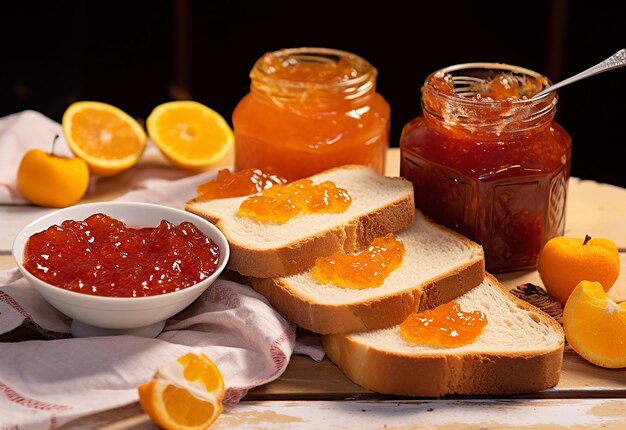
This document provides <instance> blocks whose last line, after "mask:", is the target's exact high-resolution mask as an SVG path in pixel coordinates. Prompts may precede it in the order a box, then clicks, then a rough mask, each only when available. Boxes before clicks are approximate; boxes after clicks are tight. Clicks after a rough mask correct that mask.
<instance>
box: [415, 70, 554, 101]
mask: <svg viewBox="0 0 626 430" xmlns="http://www.w3.org/2000/svg"><path fill="white" fill-rule="evenodd" d="M427 84H429V85H432V86H433V88H435V89H436V90H437V91H439V92H441V93H443V94H447V95H449V96H455V95H456V94H455V91H454V80H453V79H452V76H451V75H450V74H449V73H443V72H437V73H434V74H433V75H431V76H430V77H429V78H428V80H427ZM547 84H548V81H547V80H546V79H545V78H544V79H540V78H532V79H531V78H529V77H527V76H523V75H522V76H518V75H514V74H512V73H507V72H499V73H495V74H492V75H490V76H488V77H486V78H483V79H482V80H481V81H476V82H473V83H471V84H469V85H467V84H463V85H466V86H467V88H463V90H460V89H459V88H457V91H459V92H470V93H471V95H464V97H470V98H474V99H476V100H481V101H485V102H489V101H505V100H510V101H513V100H527V99H529V98H532V96H534V95H535V94H537V93H538V92H540V91H541V90H543V89H544V88H545V87H546V86H547Z"/></svg>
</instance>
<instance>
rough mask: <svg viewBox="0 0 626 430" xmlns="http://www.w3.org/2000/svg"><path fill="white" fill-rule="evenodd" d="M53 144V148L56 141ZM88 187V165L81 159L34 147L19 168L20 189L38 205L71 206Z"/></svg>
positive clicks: (27, 198)
mask: <svg viewBox="0 0 626 430" xmlns="http://www.w3.org/2000/svg"><path fill="white" fill-rule="evenodd" d="M57 137H58V136H56V137H55V139H54V140H55V141H56V139H57ZM52 146H53V150H54V142H53V144H52ZM88 186H89V168H88V167H87V164H86V163H85V162H84V161H83V160H82V159H80V158H67V157H61V156H57V155H54V154H53V152H51V153H47V152H44V151H41V150H39V149H31V150H30V151H28V152H27V153H26V154H24V157H23V158H22V161H21V162H20V166H19V168H18V170H17V188H18V190H19V191H20V193H21V194H22V196H23V197H24V198H25V199H26V200H28V201H30V202H32V203H34V204H36V205H39V206H48V207H53V208H62V207H66V206H70V205H72V204H74V203H76V202H77V201H79V200H80V199H81V198H82V197H83V196H84V195H85V193H86V192H87V187H88Z"/></svg>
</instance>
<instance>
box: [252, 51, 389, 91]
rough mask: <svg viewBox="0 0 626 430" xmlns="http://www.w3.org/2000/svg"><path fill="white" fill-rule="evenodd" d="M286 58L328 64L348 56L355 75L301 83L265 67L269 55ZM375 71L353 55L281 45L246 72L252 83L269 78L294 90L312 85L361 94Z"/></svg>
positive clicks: (367, 63)
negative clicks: (343, 78) (307, 59)
mask: <svg viewBox="0 0 626 430" xmlns="http://www.w3.org/2000/svg"><path fill="white" fill-rule="evenodd" d="M289 57H302V58H310V59H311V60H313V61H318V62H321V63H323V62H328V63H330V62H332V61H339V59H349V60H350V65H351V66H353V67H354V68H355V70H356V71H357V72H358V75H357V76H356V77H354V78H350V79H347V80H345V81H334V82H302V81H294V80H290V79H286V78H281V77H277V76H274V75H273V73H272V72H271V71H270V70H268V69H270V68H271V67H272V66H271V64H268V63H269V61H270V60H271V59H272V58H284V59H288V58H289ZM377 74H378V71H377V70H376V68H375V67H374V66H372V65H371V64H370V63H369V62H368V61H367V60H365V59H364V58H363V57H361V56H359V55H357V54H354V53H351V52H348V51H342V50H339V49H332V48H321V47H299V48H283V49H279V50H277V51H270V52H266V53H265V54H263V55H262V56H261V57H260V58H259V59H258V60H257V61H256V62H255V64H254V66H253V67H252V70H251V71H250V79H251V80H252V82H253V83H254V82H255V81H258V82H260V83H261V84H267V83H268V82H270V81H271V82H272V84H274V85H275V86H280V87H282V88H286V89H290V90H295V91H298V90H302V89H303V88H312V89H317V90H330V89H339V90H343V91H344V92H345V93H352V92H354V93H359V94H362V93H363V92H364V91H368V90H369V89H371V88H370V87H373V86H374V84H373V83H370V84H369V85H368V83H369V82H372V81H373V80H375V78H376V76H377Z"/></svg>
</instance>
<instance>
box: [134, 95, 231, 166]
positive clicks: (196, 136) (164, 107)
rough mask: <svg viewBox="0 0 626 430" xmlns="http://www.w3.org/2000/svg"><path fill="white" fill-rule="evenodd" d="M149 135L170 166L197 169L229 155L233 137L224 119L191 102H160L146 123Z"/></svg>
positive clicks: (208, 109) (212, 111) (211, 110)
mask: <svg viewBox="0 0 626 430" xmlns="http://www.w3.org/2000/svg"><path fill="white" fill-rule="evenodd" d="M146 126H147V128H148V135H149V136H150V139H152V141H153V142H154V144H155V145H156V146H157V147H158V148H159V149H160V150H161V152H162V153H163V155H165V157H166V158H167V159H169V160H170V161H171V162H172V164H174V165H176V166H178V167H182V168H186V169H199V168H202V167H206V166H209V165H211V164H213V163H216V162H217V161H220V160H221V159H222V158H224V157H225V156H226V154H228V152H229V151H230V150H231V149H232V147H233V145H234V141H235V138H234V136H233V131H232V130H231V128H230V126H229V125H228V123H227V122H226V120H224V118H223V117H222V116H221V115H220V114H219V113H217V112H215V111H214V110H213V109H210V108H208V107H206V106H204V105H203V104H200V103H198V102H194V101H175V102H168V103H163V104H161V105H159V106H157V107H156V108H154V110H153V111H152V113H151V114H150V116H149V117H148V120H147V121H146Z"/></svg>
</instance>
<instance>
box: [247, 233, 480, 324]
mask: <svg viewBox="0 0 626 430" xmlns="http://www.w3.org/2000/svg"><path fill="white" fill-rule="evenodd" d="M463 240H464V241H467V242H469V240H468V239H465V238H463ZM470 243H471V242H470ZM472 246H473V247H476V245H475V244H473V243H472ZM484 274H485V269H484V258H483V253H482V250H480V251H479V252H477V255H476V256H475V257H474V258H472V259H471V260H469V261H468V262H466V263H465V264H463V265H461V266H458V267H455V268H453V269H451V270H449V271H447V272H445V273H442V274H440V275H438V276H437V277H435V278H431V279H430V280H429V281H427V282H426V283H420V284H418V285H415V286H414V287H413V288H410V289H407V290H403V291H399V292H397V293H393V292H392V293H390V294H388V295H386V296H381V297H376V298H374V299H371V300H366V301H360V302H354V303H350V304H337V305H331V304H325V303H316V302H313V301H311V300H309V299H307V298H305V297H301V296H299V295H298V294H296V293H295V292H294V291H293V289H292V288H290V286H289V285H288V284H287V283H285V282H284V281H283V280H282V279H261V278H253V277H248V278H246V279H247V281H248V282H249V284H250V285H251V286H252V287H253V288H254V289H255V290H256V291H258V292H259V293H261V294H262V295H264V296H265V297H266V298H267V299H268V300H269V302H270V303H271V304H272V306H273V307H274V309H276V310H277V311H278V312H279V313H280V314H281V315H282V316H283V317H285V318H286V319H288V320H289V321H291V322H293V323H295V324H297V325H299V326H300V327H303V328H306V329H308V330H311V331H313V332H315V333H320V334H331V333H353V332H360V331H368V330H376V329H380V328H385V327H390V326H393V325H396V324H399V323H401V322H402V321H404V319H405V318H406V317H407V316H409V314H411V313H412V312H415V311H416V309H420V310H425V309H430V308H433V307H436V306H439V305H441V304H443V303H447V302H449V301H450V300H453V299H455V298H457V297H459V296H460V295H462V294H465V293H466V292H468V291H469V290H471V289H472V288H474V287H476V286H477V285H479V284H480V283H481V282H482V281H483V277H484Z"/></svg>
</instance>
